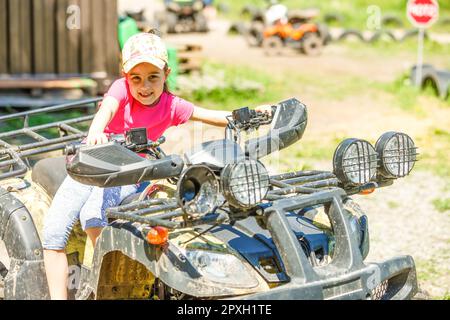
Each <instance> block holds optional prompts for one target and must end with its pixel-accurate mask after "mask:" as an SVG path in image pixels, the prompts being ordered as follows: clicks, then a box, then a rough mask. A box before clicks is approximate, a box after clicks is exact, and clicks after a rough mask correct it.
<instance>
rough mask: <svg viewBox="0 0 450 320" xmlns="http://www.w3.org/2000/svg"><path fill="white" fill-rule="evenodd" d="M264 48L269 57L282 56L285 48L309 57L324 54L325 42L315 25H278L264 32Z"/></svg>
mask: <svg viewBox="0 0 450 320" xmlns="http://www.w3.org/2000/svg"><path fill="white" fill-rule="evenodd" d="M262 45H263V48H264V50H265V53H266V54H267V55H280V54H281V53H282V49H283V48H284V47H287V46H288V47H291V48H294V49H297V50H299V51H301V52H302V53H304V54H306V55H309V56H317V55H319V54H320V53H321V52H322V49H323V45H324V41H323V39H322V37H321V34H320V29H319V27H318V25H317V24H315V23H305V24H297V25H293V24H291V23H281V22H280V23H277V24H276V25H274V26H272V27H269V28H267V29H266V30H264V40H263V43H262Z"/></svg>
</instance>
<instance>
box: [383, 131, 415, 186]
mask: <svg viewBox="0 0 450 320" xmlns="http://www.w3.org/2000/svg"><path fill="white" fill-rule="evenodd" d="M375 148H376V150H377V152H378V155H379V158H380V173H381V175H382V176H383V177H385V178H401V177H404V176H406V175H408V174H409V173H410V172H411V170H412V168H413V167H414V163H415V162H416V161H417V158H416V156H417V148H416V146H415V145H414V141H413V140H412V139H411V138H410V137H409V136H408V135H406V134H404V133H398V132H386V133H385V134H383V135H382V136H381V137H380V138H379V139H378V141H377V143H376V145H375Z"/></svg>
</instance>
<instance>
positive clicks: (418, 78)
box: [416, 28, 425, 87]
mask: <svg viewBox="0 0 450 320" xmlns="http://www.w3.org/2000/svg"><path fill="white" fill-rule="evenodd" d="M424 38H425V29H424V28H419V40H418V51H417V69H416V86H417V87H420V85H421V83H420V82H421V79H422V69H423V43H424Z"/></svg>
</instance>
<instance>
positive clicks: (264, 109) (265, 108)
mask: <svg viewBox="0 0 450 320" xmlns="http://www.w3.org/2000/svg"><path fill="white" fill-rule="evenodd" d="M255 110H256V111H257V112H262V113H268V114H271V113H272V105H269V104H263V105H261V106H257V107H256V108H255Z"/></svg>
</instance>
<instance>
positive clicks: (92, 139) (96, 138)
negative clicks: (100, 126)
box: [86, 132, 109, 146]
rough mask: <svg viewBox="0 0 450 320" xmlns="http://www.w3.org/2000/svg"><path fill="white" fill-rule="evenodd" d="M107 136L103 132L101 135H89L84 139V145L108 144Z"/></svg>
mask: <svg viewBox="0 0 450 320" xmlns="http://www.w3.org/2000/svg"><path fill="white" fill-rule="evenodd" d="M108 141H109V140H108V136H107V135H106V134H104V133H103V132H101V133H89V134H88V136H87V139H86V144H87V145H88V146H93V145H96V144H104V143H108Z"/></svg>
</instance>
